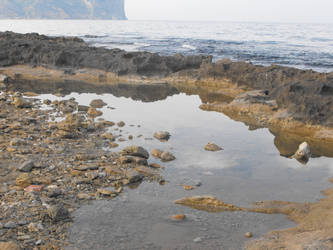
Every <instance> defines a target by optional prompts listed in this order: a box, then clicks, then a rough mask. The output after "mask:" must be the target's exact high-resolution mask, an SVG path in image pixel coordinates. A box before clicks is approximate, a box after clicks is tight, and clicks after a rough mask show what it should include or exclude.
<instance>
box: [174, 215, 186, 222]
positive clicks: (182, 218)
mask: <svg viewBox="0 0 333 250" xmlns="http://www.w3.org/2000/svg"><path fill="white" fill-rule="evenodd" d="M185 218H186V216H185V214H176V215H173V216H172V219H173V220H177V221H182V220H185Z"/></svg>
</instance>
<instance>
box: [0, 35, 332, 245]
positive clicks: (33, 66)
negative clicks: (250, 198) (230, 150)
mask: <svg viewBox="0 0 333 250" xmlns="http://www.w3.org/2000/svg"><path fill="white" fill-rule="evenodd" d="M37 45H38V46H37ZM6 46H7V47H6ZM0 47H4V48H8V49H7V50H6V49H5V50H6V52H5V53H4V55H3V57H2V59H0V65H1V68H0V74H3V75H5V76H7V77H8V79H7V80H6V81H5V82H4V83H3V85H4V86H3V88H4V89H6V91H12V92H11V93H14V92H13V91H17V90H18V91H22V92H26V91H32V92H36V93H38V88H34V86H33V84H34V83H36V82H40V83H41V84H40V85H39V88H40V89H39V90H40V91H43V90H45V89H47V85H52V84H55V83H63V84H67V85H68V84H71V83H75V84H77V86H80V84H83V83H85V84H86V90H89V88H91V89H94V88H101V91H103V88H105V87H108V86H112V85H116V84H119V83H123V84H129V85H133V86H135V85H142V84H147V85H154V84H155V85H156V84H157V85H159V87H160V86H163V85H165V84H168V85H170V86H172V87H175V88H176V89H179V90H182V91H183V92H185V93H186V92H188V93H195V91H196V89H197V88H202V89H205V90H206V91H207V93H208V94H212V93H215V94H216V93H218V94H220V96H219V98H216V100H214V101H212V102H211V101H210V100H209V99H207V100H205V99H204V98H202V101H203V104H202V105H201V106H200V108H201V109H203V110H207V111H217V112H222V113H224V114H226V115H227V116H229V117H230V118H231V119H234V120H237V121H241V122H243V123H245V124H246V125H248V126H249V128H250V129H256V128H269V129H270V130H271V131H272V133H273V134H282V136H283V135H285V134H288V136H287V137H288V138H290V137H294V138H300V139H299V140H306V141H308V142H309V144H310V145H311V148H316V147H317V148H318V149H317V151H318V152H321V151H325V149H327V148H328V149H327V153H325V154H326V155H330V156H331V155H332V153H331V151H330V150H329V148H331V145H332V144H333V113H332V112H331V111H332V110H333V103H331V101H330V98H332V96H333V73H332V72H331V73H317V72H313V71H311V70H299V69H293V68H288V67H282V66H274V65H273V66H270V67H263V66H255V65H252V64H249V63H244V62H231V61H229V60H222V61H219V62H217V63H212V62H211V57H209V56H190V57H184V56H181V55H175V56H170V57H163V56H159V55H156V54H151V53H146V52H133V53H127V52H125V51H121V50H106V49H97V48H91V47H89V46H88V45H87V44H85V43H84V42H83V41H82V40H80V39H78V38H48V37H45V36H39V35H36V34H31V35H17V34H14V33H1V34H0ZM37 48H38V49H37ZM71 51H74V52H75V53H74V52H71ZM6 53H7V54H6ZM33 53H34V54H33ZM73 53H74V54H75V55H74V54H73ZM73 55H74V57H73ZM83 57H87V59H85V60H83V59H82V58H83ZM108 58H112V60H111V63H109V62H108ZM107 62H108V63H107ZM43 85H46V87H45V88H43ZM22 86H24V87H22ZM58 89H59V94H63V93H61V91H62V90H64V89H62V88H61V84H60V87H59V88H58ZM67 91H68V89H67ZM175 93H176V92H175ZM221 96H223V97H224V98H222V99H223V100H221ZM6 98H7V97H6ZM162 98H163V97H162ZM6 100H7V99H6ZM99 133H101V132H99ZM8 143H9V142H8ZM13 152H15V151H13ZM314 152H316V150H314ZM281 154H282V155H283V154H284V155H289V154H290V153H289V152H285V153H281ZM324 194H325V195H326V196H327V198H324V199H322V200H321V201H319V202H318V203H312V204H308V203H305V204H296V203H290V202H289V203H285V202H277V201H276V202H267V203H266V202H264V203H257V204H256V205H257V208H254V209H253V212H263V213H283V214H287V215H288V216H289V218H290V219H292V220H293V221H295V222H296V223H298V226H297V227H296V229H287V230H283V231H279V232H272V233H269V234H267V235H266V236H265V237H264V239H261V240H259V241H255V242H250V243H249V245H248V248H249V249H258V248H259V247H261V248H262V249H269V248H273V247H277V246H279V247H280V246H284V247H287V248H288V247H289V248H290V249H291V248H293V249H297V248H300V249H301V248H302V247H304V246H306V245H308V244H310V243H309V242H310V241H311V242H314V241H315V242H317V243H318V244H319V245H318V246H325V247H326V245H325V244H327V247H330V246H329V244H331V242H330V240H329V239H328V237H329V234H330V230H331V228H332V225H333V223H332V222H331V221H330V220H327V221H326V224H325V228H323V229H325V231H323V230H321V229H322V224H321V223H320V222H321V221H323V220H325V219H326V218H327V217H330V213H331V212H330V210H329V209H328V207H330V206H331V196H332V190H331V189H329V190H326V191H325V192H324ZM318 211H319V212H318ZM303 232H306V233H304V234H302V233H303ZM300 234H302V235H301V236H299V235H300ZM292 237H295V238H292ZM294 239H295V241H294ZM287 241H288V242H289V243H288V244H289V245H286V243H285V242H287ZM317 243H316V244H317ZM320 244H321V245H320Z"/></svg>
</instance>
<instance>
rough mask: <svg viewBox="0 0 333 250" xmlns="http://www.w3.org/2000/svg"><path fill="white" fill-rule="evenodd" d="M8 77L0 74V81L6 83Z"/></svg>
mask: <svg viewBox="0 0 333 250" xmlns="http://www.w3.org/2000/svg"><path fill="white" fill-rule="evenodd" d="M8 81H9V77H8V76H6V75H3V74H0V83H8Z"/></svg>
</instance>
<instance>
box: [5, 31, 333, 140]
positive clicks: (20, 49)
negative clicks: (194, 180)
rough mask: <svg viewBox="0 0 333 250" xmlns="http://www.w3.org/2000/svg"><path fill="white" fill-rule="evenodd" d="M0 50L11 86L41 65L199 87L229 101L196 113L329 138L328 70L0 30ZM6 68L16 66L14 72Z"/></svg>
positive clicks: (99, 78) (83, 74)
mask: <svg viewBox="0 0 333 250" xmlns="http://www.w3.org/2000/svg"><path fill="white" fill-rule="evenodd" d="M0 47H1V48H2V52H1V56H0V67H2V68H1V72H3V73H4V74H11V73H12V76H11V77H13V78H14V79H13V81H15V80H16V81H17V80H18V79H17V78H20V79H21V80H22V79H27V78H29V77H28V76H29V75H31V74H34V73H33V71H34V69H35V68H36V67H44V68H46V69H48V70H50V71H52V70H60V71H62V74H63V76H61V78H62V79H63V80H66V79H67V80H69V79H80V80H83V81H86V82H90V83H91V82H95V83H101V82H104V83H108V84H111V83H117V82H118V83H119V82H122V83H133V82H147V83H151V82H168V83H170V84H177V85H180V86H181V87H185V88H186V87H191V86H200V87H202V88H206V89H208V90H209V89H211V92H221V93H224V94H225V95H226V96H228V97H230V98H231V100H233V101H232V102H230V101H229V102H225V100H216V102H213V103H206V104H204V105H202V109H205V110H213V111H219V112H223V113H225V114H227V115H228V116H231V118H233V119H236V120H240V121H243V122H246V123H248V124H249V125H251V126H256V127H269V128H273V129H275V130H276V128H279V129H281V130H284V131H287V132H288V131H289V132H291V133H298V134H303V135H304V134H305V135H309V137H315V138H317V139H318V140H328V138H329V139H330V140H333V132H332V131H331V128H332V127H333V115H332V114H333V112H332V111H333V104H332V101H331V99H332V96H333V73H332V72H331V73H318V72H314V71H312V70H300V69H295V68H288V67H282V66H277V65H272V66H269V67H264V66H257V65H253V64H251V63H245V62H232V61H230V60H221V61H218V62H216V63H213V62H212V57H211V56H201V55H200V56H183V55H180V54H177V55H174V56H160V55H158V54H153V53H148V52H126V51H123V50H119V49H112V50H109V49H105V48H95V47H90V46H89V45H88V44H87V43H85V42H84V41H83V40H81V39H79V38H76V37H69V38H64V37H47V36H43V35H38V34H17V33H12V32H2V33H0ZM15 65H30V66H31V68H30V69H29V70H25V71H23V72H22V73H13V72H14V71H15V70H16V69H15ZM11 67H14V69H13V70H12V71H11V70H10V68H11ZM84 69H85V70H84ZM45 75H49V79H48V80H52V79H53V81H55V80H56V79H55V76H54V75H52V74H50V73H49V72H44V74H39V76H37V75H36V76H35V79H37V78H43V77H44V78H45ZM41 76H42V77H41ZM58 77H60V76H59V74H58ZM318 126H319V127H318ZM319 130H320V131H324V132H323V133H321V132H319ZM317 132H318V133H317Z"/></svg>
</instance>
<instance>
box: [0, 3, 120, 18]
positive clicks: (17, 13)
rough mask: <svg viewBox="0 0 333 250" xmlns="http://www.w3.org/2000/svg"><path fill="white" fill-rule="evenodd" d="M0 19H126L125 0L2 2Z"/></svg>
mask: <svg viewBox="0 0 333 250" xmlns="http://www.w3.org/2000/svg"><path fill="white" fill-rule="evenodd" d="M0 19H117V20H124V19H126V15H125V6H124V0H94V1H92V0H71V1H64V0H47V1H46V0H15V1H7V0H0Z"/></svg>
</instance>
